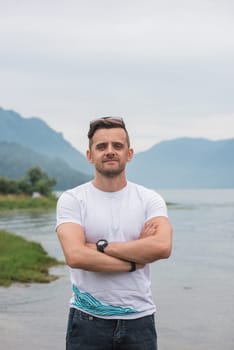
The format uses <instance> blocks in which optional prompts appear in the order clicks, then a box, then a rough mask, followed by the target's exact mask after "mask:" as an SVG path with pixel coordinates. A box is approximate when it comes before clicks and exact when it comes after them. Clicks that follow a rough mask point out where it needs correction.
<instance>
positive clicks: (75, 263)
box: [57, 217, 172, 272]
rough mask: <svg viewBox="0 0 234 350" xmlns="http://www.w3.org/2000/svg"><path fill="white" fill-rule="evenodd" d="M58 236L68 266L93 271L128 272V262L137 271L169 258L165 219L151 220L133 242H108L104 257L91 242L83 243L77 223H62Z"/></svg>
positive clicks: (169, 235)
mask: <svg viewBox="0 0 234 350" xmlns="http://www.w3.org/2000/svg"><path fill="white" fill-rule="evenodd" d="M57 234H58V238H59V240H60V244H61V246H62V249H63V252H64V256H65V259H66V262H67V264H68V265H69V266H70V267H72V268H80V269H83V270H88V271H95V272H127V271H129V270H130V263H129V261H134V262H136V264H137V265H136V267H137V269H139V268H143V267H144V265H145V264H147V263H150V262H153V261H156V260H159V259H166V258H168V257H169V256H170V254H171V248H172V228H171V225H170V223H169V221H168V219H167V218H166V217H155V218H152V219H150V220H149V221H148V222H147V223H146V224H145V226H144V227H143V230H142V232H141V233H140V236H139V238H138V239H136V240H133V241H128V242H109V244H108V246H107V247H106V248H105V253H104V254H103V253H100V252H98V251H97V250H96V245H95V244H94V243H88V242H86V241H85V235H84V231H83V229H82V227H81V226H80V225H79V224H74V223H64V224H61V225H59V226H58V228H57ZM103 238H105V237H103Z"/></svg>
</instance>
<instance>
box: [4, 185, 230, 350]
mask: <svg viewBox="0 0 234 350" xmlns="http://www.w3.org/2000/svg"><path fill="white" fill-rule="evenodd" d="M158 192H159V193H161V194H162V195H163V197H164V198H165V200H166V201H167V202H170V203H173V204H172V205H170V206H169V207H168V211H169V217H170V221H171V223H172V225H173V228H174V245H173V253H172V256H171V258H170V259H168V260H164V261H159V262H157V263H154V264H153V265H152V273H151V275H152V290H153V295H154V299H155V302H156V305H157V309H158V311H157V316H156V323H157V331H158V336H159V350H172V349H173V350H211V349H212V350H220V349H222V350H233V349H234V332H233V329H234V312H233V310H234V292H233V291H234V189H225V190H181V191H179V190H159V191H158ZM54 227H55V212H54V210H50V211H41V212H22V211H21V212H17V211H15V212H9V213H0V228H2V229H6V230H7V231H10V232H14V233H16V234H19V235H22V236H23V237H26V238H27V239H30V240H35V241H38V242H41V243H42V245H43V247H44V248H45V249H46V250H47V251H48V253H49V254H50V255H52V256H55V257H57V258H59V259H63V254H62V251H61V248H60V246H59V243H58V240H57V237H56V234H55V233H54ZM51 273H55V274H58V275H59V276H60V278H59V279H58V280H56V281H55V282H52V283H50V284H32V285H20V284H16V285H13V286H11V287H9V288H0V344H1V348H2V349H7V350H16V349H17V350H19V349H22V350H23V349H24V350H29V349H30V350H31V349H32V348H33V349H34V350H52V349H53V350H54V349H56V350H64V349H65V346H64V337H65V331H66V321H67V313H68V300H69V298H70V294H71V290H70V282H69V278H68V271H67V267H66V266H62V267H61V266H60V267H57V268H53V269H52V270H51Z"/></svg>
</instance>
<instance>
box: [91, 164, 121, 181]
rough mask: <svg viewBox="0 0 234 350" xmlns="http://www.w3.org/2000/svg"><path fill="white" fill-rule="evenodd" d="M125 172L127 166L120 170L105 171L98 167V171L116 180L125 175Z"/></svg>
mask: <svg viewBox="0 0 234 350" xmlns="http://www.w3.org/2000/svg"><path fill="white" fill-rule="evenodd" d="M124 170H125V166H121V167H119V168H118V169H103V168H100V167H96V171H97V172H98V173H99V174H101V175H102V176H104V177H106V178H109V179H110V178H112V179H113V178H115V177H117V176H119V175H120V174H121V173H123V172H124Z"/></svg>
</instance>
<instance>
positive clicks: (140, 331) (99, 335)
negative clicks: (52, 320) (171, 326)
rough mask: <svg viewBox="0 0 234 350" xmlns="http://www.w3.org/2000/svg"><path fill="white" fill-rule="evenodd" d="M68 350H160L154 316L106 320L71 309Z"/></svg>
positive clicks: (67, 341) (67, 339)
mask: <svg viewBox="0 0 234 350" xmlns="http://www.w3.org/2000/svg"><path fill="white" fill-rule="evenodd" d="M66 350H157V333H156V329H155V322H154V315H150V316H145V317H142V318H138V319H134V320H112V319H111V320H106V319H102V318H98V317H93V316H90V315H88V314H86V313H84V312H81V311H79V310H77V309H74V308H71V309H70V313H69V319H68V328H67V338H66Z"/></svg>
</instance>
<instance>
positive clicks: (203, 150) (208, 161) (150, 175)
mask: <svg viewBox="0 0 234 350" xmlns="http://www.w3.org/2000/svg"><path fill="white" fill-rule="evenodd" d="M0 142H1V144H0V176H3V175H5V176H9V177H13V178H16V177H20V176H23V175H25V171H27V170H28V168H30V167H32V166H35V165H39V166H40V167H41V168H42V170H43V171H45V172H47V173H48V174H49V175H50V176H53V177H55V178H56V179H57V180H58V185H57V188H58V189H65V188H69V187H72V186H73V185H74V186H75V185H77V184H79V183H82V182H85V181H87V179H90V174H92V173H93V170H92V167H91V166H90V165H89V164H88V162H87V161H86V159H85V157H84V156H83V155H82V154H81V153H80V152H79V151H78V150H76V149H75V148H74V147H73V146H72V145H71V144H70V143H69V142H68V141H66V140H65V139H64V138H63V136H62V134H61V133H58V132H56V131H54V130H53V129H51V128H50V127H49V126H48V125H47V124H46V123H45V122H44V121H43V120H41V119H40V118H29V119H26V118H23V117H21V116H20V115H19V114H18V113H16V112H14V111H7V110H4V109H2V108H0ZM85 174H88V175H85ZM127 176H128V179H129V180H131V181H134V182H137V183H140V184H142V185H145V186H147V187H151V188H233V187H234V138H233V139H227V140H220V141H211V140H207V139H202V138H186V137H184V138H178V139H174V140H169V141H163V142H160V143H158V144H155V145H154V146H153V147H152V148H150V149H149V150H147V151H144V152H140V153H136V154H135V156H134V158H133V160H132V161H131V162H130V163H129V164H128V165H127Z"/></svg>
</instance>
